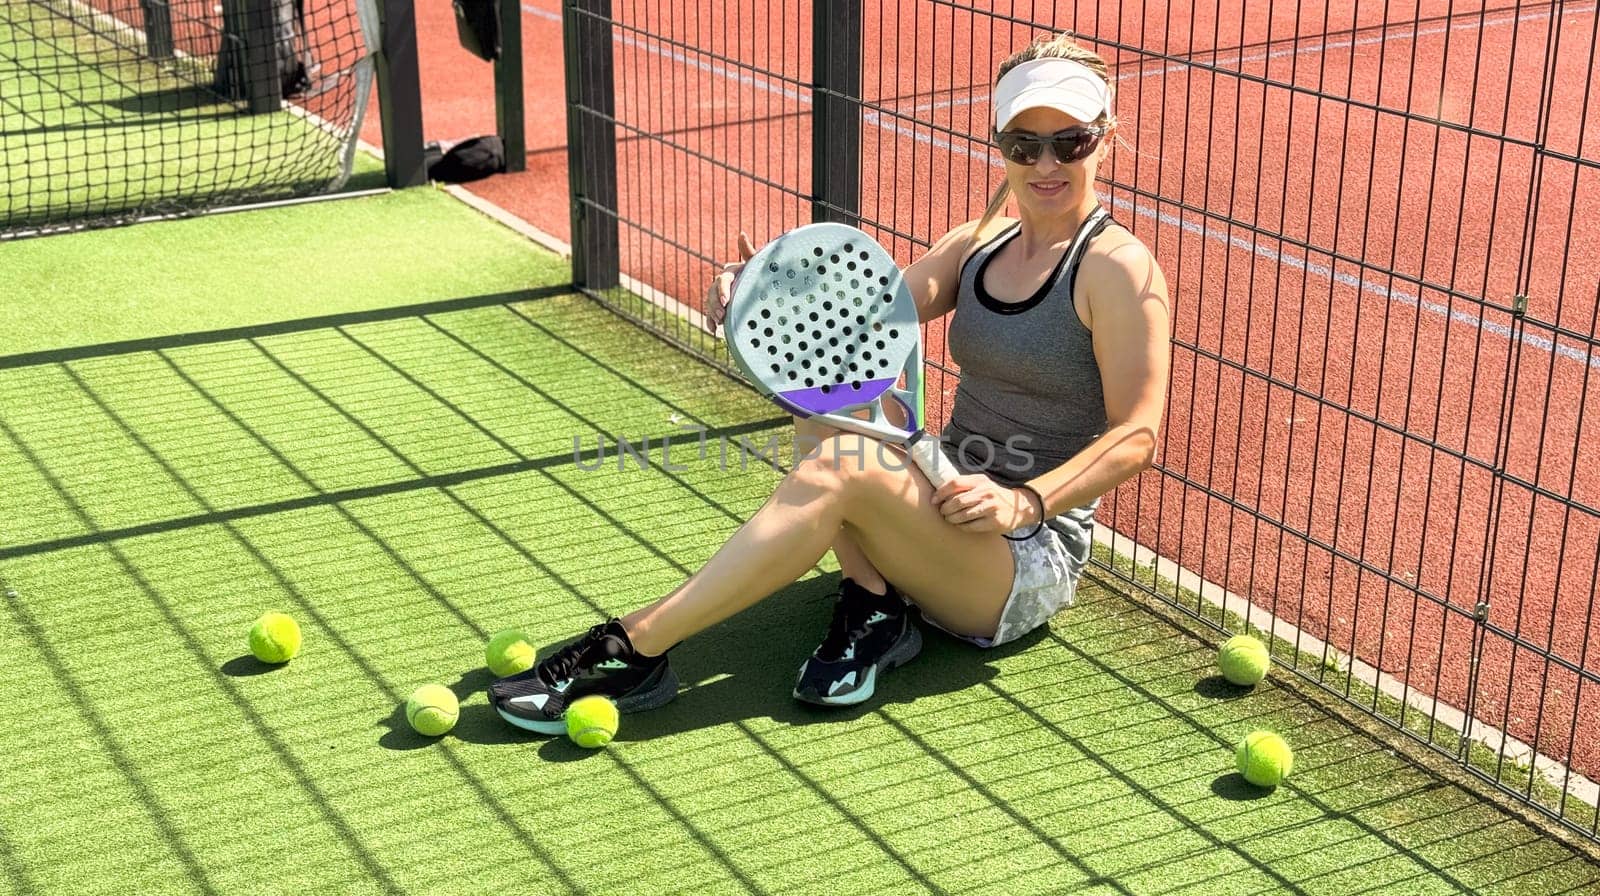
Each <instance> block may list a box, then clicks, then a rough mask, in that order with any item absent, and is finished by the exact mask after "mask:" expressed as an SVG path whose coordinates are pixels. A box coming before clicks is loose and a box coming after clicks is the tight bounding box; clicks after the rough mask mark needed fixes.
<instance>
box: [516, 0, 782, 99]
mask: <svg viewBox="0 0 1600 896" xmlns="http://www.w3.org/2000/svg"><path fill="white" fill-rule="evenodd" d="M522 11H523V12H526V13H532V14H533V15H536V16H538V17H539V18H541V19H549V20H551V21H553V22H559V21H561V13H558V12H550V11H549V10H546V9H540V8H538V7H537V6H529V5H528V4H526V3H524V4H522ZM611 39H612V40H613V41H615V42H617V43H619V44H622V45H623V46H625V47H634V48H637V49H640V50H644V51H645V52H648V53H654V54H656V55H657V56H664V57H666V58H668V59H671V60H672V61H673V62H681V63H683V64H684V65H688V66H692V67H694V68H697V69H700V70H701V71H704V72H710V73H711V74H713V75H720V76H722V77H724V78H727V79H729V80H731V81H738V82H739V83H740V84H744V85H747V86H750V87H759V88H761V89H762V90H766V91H770V92H772V93H779V94H782V95H783V96H785V97H787V98H789V99H791V100H796V101H798V102H801V103H805V104H807V105H810V103H811V97H809V96H806V95H804V94H802V93H800V92H798V91H795V90H791V89H790V88H788V87H785V86H783V85H782V84H773V83H772V82H771V81H769V80H768V79H766V78H757V77H755V76H754V75H748V74H745V73H744V72H736V71H732V70H730V69H729V68H728V67H727V66H724V65H717V64H715V63H711V62H702V61H701V60H699V59H691V58H690V57H689V56H687V55H685V54H683V53H680V52H678V51H677V50H668V49H665V48H662V47H657V46H652V45H651V44H649V43H647V42H645V41H642V40H638V39H637V38H634V37H633V36H631V35H627V34H617V35H613V36H612V38H611Z"/></svg>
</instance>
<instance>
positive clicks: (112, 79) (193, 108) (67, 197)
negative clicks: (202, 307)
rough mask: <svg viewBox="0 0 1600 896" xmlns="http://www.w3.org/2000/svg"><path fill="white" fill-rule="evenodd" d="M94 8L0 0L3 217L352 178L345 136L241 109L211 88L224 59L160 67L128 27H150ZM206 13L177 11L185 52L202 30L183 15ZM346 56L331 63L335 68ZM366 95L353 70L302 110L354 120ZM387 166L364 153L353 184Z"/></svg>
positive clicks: (82, 215)
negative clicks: (359, 93)
mask: <svg viewBox="0 0 1600 896" xmlns="http://www.w3.org/2000/svg"><path fill="white" fill-rule="evenodd" d="M208 4H209V0H208ZM137 9H138V7H136V6H129V7H127V8H125V9H123V10H122V14H123V15H136V14H137ZM94 10H95V7H93V6H90V5H88V4H85V3H79V2H76V0H51V2H27V0H6V2H4V3H0V83H3V84H5V90H4V91H0V159H3V160H4V163H3V165H0V175H3V179H4V180H5V182H6V209H5V213H4V215H5V217H4V218H3V219H0V220H3V221H4V222H5V223H6V224H7V225H8V226H10V227H18V228H29V227H39V226H46V225H52V224H59V223H62V222H68V221H78V220H83V219H86V218H90V219H92V218H101V217H103V218H107V219H118V218H122V217H126V216H128V215H141V214H153V213H165V212H171V211H177V210H181V209H184V208H190V207H194V206H195V205H196V204H211V205H215V204H225V203H237V202H242V201H247V200H255V199H273V198H281V197H287V196H298V195H306V194H310V193H317V192H322V191H325V190H327V189H329V188H330V187H331V186H333V185H334V184H336V183H337V182H338V180H339V178H341V177H342V176H343V173H344V172H343V167H344V165H343V153H344V151H345V150H344V145H345V141H344V139H343V138H342V137H341V136H340V135H339V134H338V133H336V132H335V131H334V130H332V129H330V128H329V127H325V126H321V125H319V124H318V123H317V122H316V121H314V120H312V119H310V118H307V117H305V116H303V115H301V114H298V113H297V112H296V111H295V110H291V109H288V108H285V109H283V110H281V111H275V112H271V113H264V114H246V113H244V112H241V111H240V109H239V108H238V107H236V106H235V105H234V104H233V103H231V102H228V101H227V100H225V98H224V97H222V96H220V95H219V94H217V93H215V92H213V91H212V90H211V89H210V88H211V84H212V81H213V76H214V72H213V68H214V66H215V64H216V62H215V60H214V59H210V58H196V57H188V56H183V55H179V56H177V57H174V58H172V59H169V60H165V61H161V62H157V61H154V60H152V59H150V58H148V57H146V56H144V55H142V54H141V52H139V51H138V50H137V47H139V46H140V44H139V43H138V41H139V40H140V39H141V35H140V34H139V33H136V32H133V31H131V30H128V28H127V25H129V24H140V23H124V25H123V27H122V28H120V29H119V28H118V27H116V26H115V24H114V23H113V20H111V19H109V18H107V17H105V16H99V15H97V14H96V13H95V11H94ZM197 12H198V11H197V10H195V9H186V10H180V11H179V14H178V17H177V21H176V25H177V27H178V36H179V43H180V50H181V49H182V44H183V42H184V39H185V35H186V34H189V33H190V32H192V31H193V25H194V24H195V23H192V22H187V21H185V20H184V19H183V16H185V15H195V14H197ZM200 24H202V25H203V24H204V20H202V21H201V23H200ZM190 37H191V39H192V37H193V35H192V34H190ZM347 62H348V60H340V59H338V58H335V57H330V58H329V59H328V60H327V65H328V67H329V68H330V71H328V72H327V73H326V74H329V75H332V74H333V72H332V71H331V69H332V68H333V67H335V66H338V65H343V64H347ZM355 88H356V82H355V80H354V78H353V77H349V76H345V77H344V78H343V79H342V80H341V81H340V82H339V84H338V86H337V87H333V88H332V90H333V91H334V92H333V93H330V94H327V95H325V96H323V97H321V98H312V99H308V100H305V101H303V104H304V105H305V106H306V107H307V108H308V110H309V111H311V112H313V113H314V114H321V115H324V116H328V117H330V118H334V119H337V118H341V117H343V118H348V117H349V116H350V112H349V109H350V107H351V106H352V105H353V102H354V90H355ZM328 124H329V125H338V124H344V125H348V122H337V121H330V122H328ZM381 170H382V169H381V165H379V164H378V163H377V162H376V161H375V160H373V159H371V158H370V157H365V156H361V157H358V158H357V160H356V165H355V177H354V180H355V181H356V182H359V183H367V182H369V181H370V178H368V177H367V175H369V174H370V173H372V172H374V171H381Z"/></svg>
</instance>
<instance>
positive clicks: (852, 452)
mask: <svg viewBox="0 0 1600 896" xmlns="http://www.w3.org/2000/svg"><path fill="white" fill-rule="evenodd" d="M904 471H905V467H904V464H903V463H902V462H901V461H900V459H899V458H898V456H897V455H895V453H894V451H893V450H892V449H890V448H889V447H888V446H887V445H885V444H884V443H882V442H879V441H878V440H876V439H873V438H870V437H867V436H862V435H857V434H856V433H849V432H837V433H834V434H833V435H831V436H828V437H827V438H824V439H820V440H818V442H817V444H816V446H815V447H814V448H812V449H811V450H810V451H807V452H805V453H804V454H803V455H802V458H801V460H800V462H799V463H798V464H797V465H796V466H795V473H796V474H797V475H799V476H801V477H802V478H804V479H805V480H807V481H810V482H814V483H816V484H819V485H825V486H826V487H828V488H830V489H831V490H834V491H837V492H840V493H844V494H850V495H856V494H860V493H863V492H869V491H882V492H885V493H887V492H889V491H891V490H892V487H893V484H894V482H895V481H896V480H897V479H903V478H904V475H905V472H904Z"/></svg>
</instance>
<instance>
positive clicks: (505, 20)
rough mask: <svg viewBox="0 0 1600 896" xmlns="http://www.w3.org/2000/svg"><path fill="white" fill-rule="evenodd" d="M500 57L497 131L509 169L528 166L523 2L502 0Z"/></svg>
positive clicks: (496, 72) (496, 66)
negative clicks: (523, 71)
mask: <svg viewBox="0 0 1600 896" xmlns="http://www.w3.org/2000/svg"><path fill="white" fill-rule="evenodd" d="M494 7H495V14H496V15H497V16H499V19H500V21H499V25H500V27H499V31H500V54H499V55H498V56H496V57H495V58H494V121H495V130H496V131H498V132H499V134H500V140H501V142H502V143H504V144H505V150H506V170H507V171H523V170H526V169H527V167H528V136H527V128H526V126H525V124H524V120H525V116H524V114H523V103H522V3H521V2H519V0H500V2H499V3H496V4H495V5H494Z"/></svg>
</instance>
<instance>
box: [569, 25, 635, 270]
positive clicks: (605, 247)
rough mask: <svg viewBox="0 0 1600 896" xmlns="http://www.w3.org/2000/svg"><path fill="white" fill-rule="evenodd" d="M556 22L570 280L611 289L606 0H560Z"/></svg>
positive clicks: (612, 176)
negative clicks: (561, 62) (562, 75)
mask: <svg viewBox="0 0 1600 896" xmlns="http://www.w3.org/2000/svg"><path fill="white" fill-rule="evenodd" d="M561 24H562V31H563V34H564V39H563V41H562V44H563V46H564V47H565V56H566V72H567V179H568V187H569V190H570V194H569V195H570V202H571V203H572V282H573V285H575V286H580V287H587V288H589V289H597V290H598V289H610V288H611V287H613V286H616V285H617V284H618V282H620V279H621V278H620V257H619V253H618V242H617V125H616V90H615V85H614V75H613V73H612V42H611V0H567V2H566V3H565V4H563V6H562V7H561Z"/></svg>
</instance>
